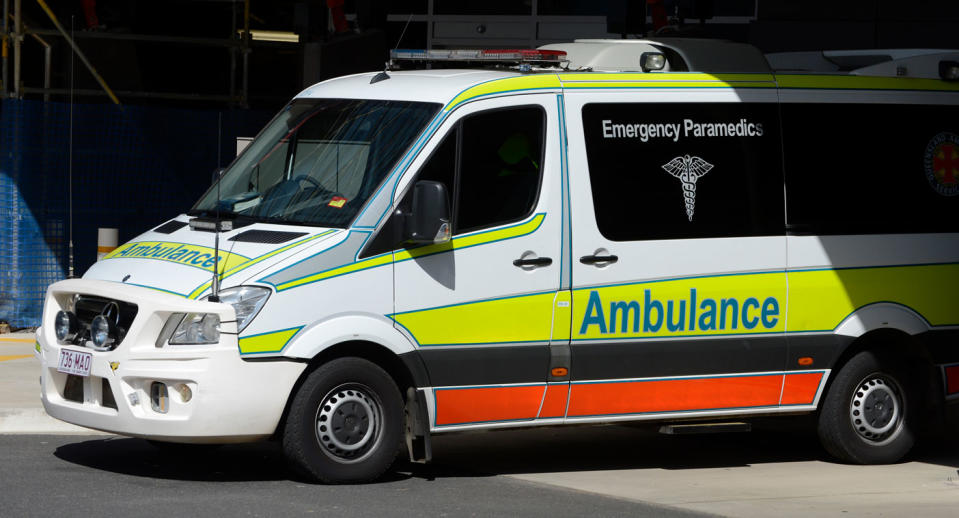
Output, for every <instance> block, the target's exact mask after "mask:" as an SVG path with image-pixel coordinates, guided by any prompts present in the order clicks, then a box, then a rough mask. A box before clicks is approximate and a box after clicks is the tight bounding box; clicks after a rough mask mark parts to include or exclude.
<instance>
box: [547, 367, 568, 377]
mask: <svg viewBox="0 0 959 518" xmlns="http://www.w3.org/2000/svg"><path fill="white" fill-rule="evenodd" d="M549 372H550V374H552V375H553V376H555V377H557V378H559V377H562V376H565V375H567V374H569V369H567V368H566V367H554V368H553V370H551V371H549Z"/></svg>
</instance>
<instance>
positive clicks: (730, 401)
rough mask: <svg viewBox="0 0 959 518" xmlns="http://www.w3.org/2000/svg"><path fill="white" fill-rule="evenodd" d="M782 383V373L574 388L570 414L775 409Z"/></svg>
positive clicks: (605, 384)
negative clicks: (748, 408) (771, 407)
mask: <svg viewBox="0 0 959 518" xmlns="http://www.w3.org/2000/svg"><path fill="white" fill-rule="evenodd" d="M782 383H783V375H782V374H767V375H760V376H731V377H726V378H693V379H673V380H653V381H637V382H613V383H587V384H581V385H573V386H572V387H571V388H570V398H569V410H568V411H567V415H568V416H570V417H572V416H592V415H609V414H639V413H650V412H675V411H682V410H712V409H720V408H743V407H758V406H776V405H778V404H779V395H780V391H781V390H782Z"/></svg>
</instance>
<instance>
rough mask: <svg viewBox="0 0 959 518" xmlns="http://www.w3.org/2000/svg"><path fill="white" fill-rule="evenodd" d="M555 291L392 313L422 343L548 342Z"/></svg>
mask: <svg viewBox="0 0 959 518" xmlns="http://www.w3.org/2000/svg"><path fill="white" fill-rule="evenodd" d="M555 296H556V294H555V293H553V292H550V293H538V294H535V295H526V296H520V297H512V298H506V299H494V300H486V301H480V302H473V303H467V304H462V305H457V306H446V307H440V308H433V309H425V310H421V311H412V312H409V313H399V314H396V315H392V318H393V319H394V320H395V321H397V322H399V323H400V324H401V325H402V326H403V327H405V328H406V329H407V330H408V331H409V332H410V333H411V334H412V335H413V337H414V338H415V339H416V341H417V343H419V344H420V345H421V346H429V345H463V344H477V343H504V342H539V341H541V342H547V341H549V339H550V332H551V330H552V326H551V325H550V320H551V318H552V311H553V299H554V298H555Z"/></svg>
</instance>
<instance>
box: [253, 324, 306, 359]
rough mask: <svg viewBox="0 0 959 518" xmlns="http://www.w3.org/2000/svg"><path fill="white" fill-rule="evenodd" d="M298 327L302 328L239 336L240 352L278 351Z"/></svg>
mask: <svg viewBox="0 0 959 518" xmlns="http://www.w3.org/2000/svg"><path fill="white" fill-rule="evenodd" d="M300 329H303V326H300V327H293V328H290V329H281V330H279V331H272V332H269V333H261V334H258V335H253V336H244V337H240V339H239V340H238V344H239V348H240V354H252V353H278V352H280V351H282V350H283V348H284V347H286V344H287V343H289V341H290V339H292V338H293V335H295V334H296V333H297V332H299V331H300Z"/></svg>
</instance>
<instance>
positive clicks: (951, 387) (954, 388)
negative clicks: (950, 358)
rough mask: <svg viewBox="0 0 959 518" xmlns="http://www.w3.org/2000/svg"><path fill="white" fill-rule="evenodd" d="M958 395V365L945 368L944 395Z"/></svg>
mask: <svg viewBox="0 0 959 518" xmlns="http://www.w3.org/2000/svg"><path fill="white" fill-rule="evenodd" d="M956 393H959V365H953V366H952V367H946V394H956Z"/></svg>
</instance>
